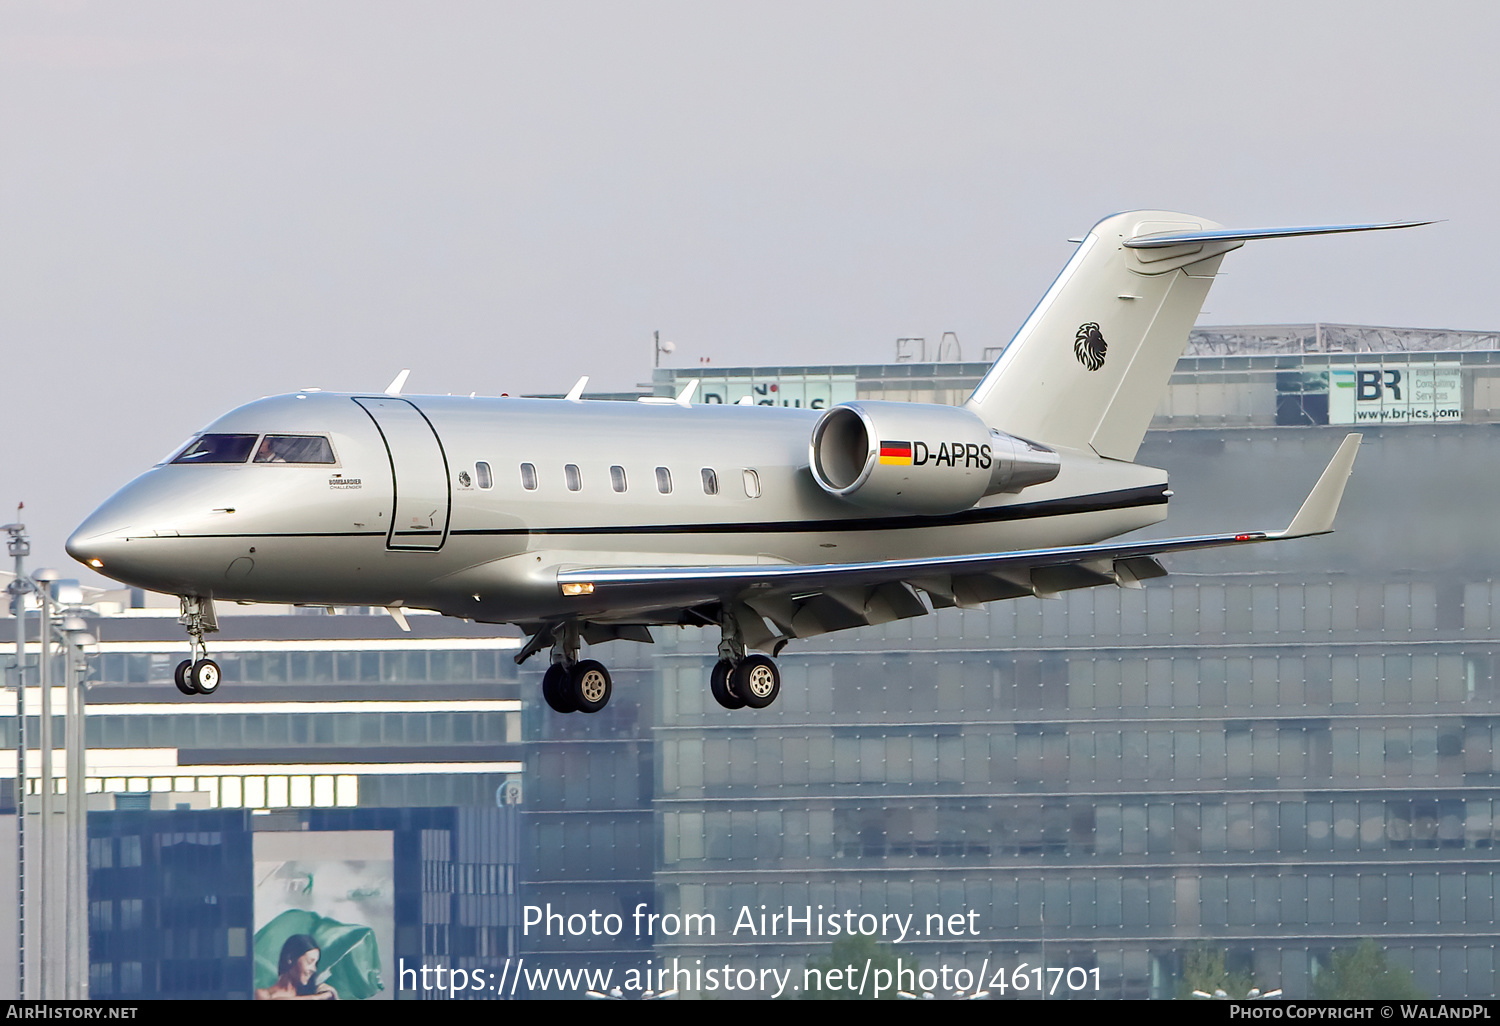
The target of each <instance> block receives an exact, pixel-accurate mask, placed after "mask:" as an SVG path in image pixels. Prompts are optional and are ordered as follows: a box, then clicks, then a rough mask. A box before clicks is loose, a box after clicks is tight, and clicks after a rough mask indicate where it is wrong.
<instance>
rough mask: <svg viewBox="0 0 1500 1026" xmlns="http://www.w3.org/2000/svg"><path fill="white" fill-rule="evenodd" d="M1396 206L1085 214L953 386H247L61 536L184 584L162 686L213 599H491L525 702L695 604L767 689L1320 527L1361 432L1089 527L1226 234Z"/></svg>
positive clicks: (177, 588) (364, 602) (1155, 478)
mask: <svg viewBox="0 0 1500 1026" xmlns="http://www.w3.org/2000/svg"><path fill="white" fill-rule="evenodd" d="M1416 223H1417V222H1397V223H1390V224H1366V225H1332V226H1321V227H1308V228H1269V229H1257V230H1250V231H1234V230H1228V229H1225V228H1223V227H1221V226H1219V225H1217V224H1214V223H1212V222H1209V221H1206V220H1204V219H1203V218H1199V217H1193V216H1190V215H1187V214H1180V213H1171V212H1167V211H1158V210H1144V211H1134V212H1131V213H1124V214H1116V215H1114V216H1112V217H1108V218H1105V219H1104V220H1103V221H1100V222H1099V223H1098V224H1097V225H1095V226H1094V227H1093V229H1092V230H1091V231H1089V233H1088V234H1087V235H1086V236H1084V238H1083V239H1082V240H1081V241H1080V242H1079V245H1078V249H1077V251H1076V252H1075V254H1074V255H1073V257H1072V259H1071V260H1069V261H1068V263H1067V265H1066V266H1065V267H1064V268H1063V271H1062V273H1061V275H1059V276H1058V278H1057V280H1056V282H1054V283H1053V285H1052V287H1051V288H1050V289H1049V290H1048V291H1047V293H1046V295H1045V296H1043V297H1042V300H1041V302H1040V303H1039V304H1038V305H1037V307H1036V309H1035V310H1034V311H1033V312H1032V314H1031V315H1030V317H1029V318H1028V319H1027V320H1026V322H1025V323H1024V324H1022V326H1021V328H1020V330H1019V331H1018V332H1017V333H1016V335H1015V337H1014V338H1013V339H1012V340H1011V341H1010V343H1009V344H1008V345H1007V346H1006V347H1005V349H1004V350H1003V351H1002V353H1001V354H1000V357H999V359H998V360H996V361H995V364H994V366H993V367H991V368H990V370H989V372H988V373H987V374H986V375H985V377H984V379H983V380H982V381H981V382H980V383H979V386H978V387H977V388H976V389H975V390H974V394H973V395H972V396H971V397H970V398H969V399H968V401H967V402H965V403H964V404H963V405H962V406H944V405H934V404H924V403H903V402H873V401H864V400H859V401H855V402H846V403H841V404H839V405H837V406H834V407H832V408H830V409H827V410H822V411H817V410H804V409H791V408H784V407H768V406H754V405H742V404H735V405H722V404H694V403H692V402H691V401H690V396H691V390H689V391H688V392H686V393H684V394H683V395H682V396H679V397H678V398H677V400H675V401H673V400H671V399H657V400H655V401H644V402H639V403H631V402H619V401H588V400H585V399H583V398H582V388H581V385H582V382H580V385H579V386H575V388H574V389H573V390H572V391H571V392H570V393H569V394H568V396H567V397H566V398H563V399H532V398H510V397H504V396H502V397H499V398H476V397H472V396H470V397H459V396H416V395H403V394H402V385H403V384H404V381H405V372H403V374H402V375H401V376H399V377H398V379H397V381H395V382H393V383H392V385H391V387H390V388H388V389H387V390H386V391H385V392H383V393H381V392H375V393H360V392H354V393H334V392H323V391H316V390H313V389H306V390H303V391H301V392H296V393H292V394H288V395H281V396H274V397H271V398H266V399H259V400H257V401H255V402H251V403H247V404H246V405H244V406H241V407H239V408H238V409H236V410H233V411H231V412H229V413H227V414H225V415H224V416H222V417H220V418H219V419H218V420H216V421H214V422H213V423H212V424H210V425H208V427H206V428H205V429H203V431H202V432H201V433H199V434H198V435H195V436H194V437H193V438H192V439H191V440H190V441H189V442H188V443H187V444H186V445H185V446H184V447H183V448H181V449H180V450H178V451H177V452H174V453H173V454H172V455H171V456H170V457H169V458H168V459H167V460H166V461H165V462H163V463H161V464H160V465H158V466H156V467H153V468H152V469H150V470H148V471H147V472H146V473H144V474H142V475H141V476H140V477H138V478H136V479H135V480H134V481H132V482H130V483H129V484H127V485H126V486H125V487H124V488H123V489H121V490H120V491H119V492H118V493H116V494H115V495H114V496H113V497H111V498H110V499H109V500H108V501H106V502H105V503H104V504H103V505H102V506H100V507H99V509H98V510H97V511H96V512H94V513H93V514H92V515H91V516H90V517H89V518H88V519H87V520H86V521H85V522H84V523H83V524H82V525H81V526H80V527H79V528H78V529H77V531H75V532H74V534H73V535H72V537H71V538H69V540H68V543H67V547H68V551H69V553H71V554H72V555H73V556H74V557H75V558H76V559H78V560H80V561H81V562H83V563H85V564H87V565H89V566H91V567H94V568H95V569H97V570H99V571H100V572H102V573H104V574H106V575H108V576H110V577H113V578H115V579H116V580H119V581H122V582H125V583H127V584H130V585H134V586H138V587H142V588H147V589H151V590H154V591H159V592H164V593H168V594H175V595H178V596H180V598H181V601H182V616H181V620H182V623H183V625H184V626H185V627H186V628H187V632H188V635H189V638H190V646H191V657H190V658H189V659H186V660H184V661H183V662H182V663H181V665H180V666H179V668H178V671H177V686H178V687H179V688H180V689H181V690H182V691H184V692H186V693H189V694H210V693H212V692H214V691H215V690H216V689H217V688H218V685H219V679H220V675H219V668H218V666H217V665H216V664H215V663H214V662H213V661H212V660H211V659H209V658H208V653H207V650H206V647H205V642H204V635H205V634H207V633H210V632H212V631H214V630H216V629H217V622H216V619H215V612H214V603H215V602H216V601H218V600H229V601H244V602H275V603H298V604H310V605H329V606H339V605H358V606H384V607H386V608H387V609H388V610H390V612H391V615H392V616H394V617H395V618H396V620H397V622H398V623H401V624H402V625H403V626H404V625H405V613H404V611H405V610H408V609H424V610H436V611H438V612H441V613H444V614H446V615H448V616H456V617H463V618H465V619H468V620H475V621H481V622H486V623H496V624H515V625H518V626H519V627H520V628H521V630H522V631H524V632H525V634H526V635H527V640H526V642H525V644H524V645H523V646H522V648H521V650H520V652H519V653H518V655H517V657H516V658H517V660H518V661H521V660H524V659H526V658H528V657H530V656H532V655H534V654H536V653H537V652H539V651H541V650H542V649H549V650H550V656H551V664H550V666H549V667H548V669H547V671H546V673H545V674H544V677H543V685H542V692H543V695H544V697H545V700H546V701H547V703H548V704H549V705H550V706H551V707H552V708H553V709H555V710H557V711H559V712H573V711H582V712H596V711H598V710H599V709H602V708H603V707H604V705H605V703H606V702H608V701H609V697H610V692H611V681H610V675H609V671H608V670H607V669H606V668H605V667H604V666H603V665H602V664H601V663H599V662H598V661H596V660H594V659H581V658H580V647H581V643H582V642H583V641H587V642H589V643H590V645H594V644H597V643H599V642H602V641H607V640H610V639H627V640H633V641H650V640H652V636H651V629H652V628H653V627H664V626H672V625H693V626H707V627H717V628H718V629H719V631H720V639H721V640H720V642H719V656H720V659H719V661H718V663H717V665H715V667H714V669H713V672H712V674H711V676H710V680H709V681H708V685H709V687H710V689H711V690H712V693H713V696H714V698H715V699H716V700H717V701H718V702H719V703H720V704H721V705H723V706H726V707H728V708H731V709H733V708H740V707H744V706H749V707H751V708H764V707H765V706H768V705H770V704H771V703H772V702H774V701H775V700H776V697H777V694H778V692H779V691H780V687H781V675H780V672H779V670H778V669H777V666H776V663H775V662H774V661H773V658H772V657H773V656H775V655H777V654H779V652H780V651H781V649H782V647H783V646H784V645H786V644H787V643H788V642H790V641H792V640H794V639H797V638H806V637H810V636H813V635H817V634H823V633H826V632H828V631H836V630H843V629H846V628H851V627H858V626H862V625H867V624H874V623H882V622H885V621H888V620H893V619H898V618H902V617H910V616H921V615H923V614H925V613H927V612H928V611H929V609H930V608H936V607H942V606H954V605H958V606H971V605H975V604H978V603H984V602H989V601H993V600H997V599H1006V598H1016V597H1019V596H1024V595H1039V596H1048V595H1053V594H1056V593H1058V592H1061V591H1064V590H1067V589H1070V588H1084V587H1092V586H1097V585H1116V586H1119V587H1130V588H1134V587H1140V586H1141V582H1143V581H1145V580H1148V579H1150V578H1153V577H1159V576H1162V575H1163V574H1165V573H1166V570H1165V569H1164V568H1163V567H1162V565H1161V564H1160V563H1159V562H1158V561H1157V559H1156V557H1158V556H1160V555H1162V554H1164V553H1171V552H1177V551H1181V550H1185V549H1198V548H1206V547H1210V546H1221V545H1240V544H1246V543H1256V542H1264V541H1274V540H1279V539H1284V538H1297V537H1302V536H1305V535H1312V534H1320V533H1325V532H1327V531H1330V530H1332V528H1333V517H1334V513H1335V511H1336V509H1337V507H1338V503H1339V500H1340V498H1341V497H1342V495H1343V490H1344V484H1345V482H1346V481H1347V479H1348V476H1349V473H1350V470H1351V468H1352V466H1353V463H1354V456H1355V452H1356V449H1357V448H1358V445H1359V436H1358V435H1350V436H1348V437H1347V438H1346V439H1345V440H1344V442H1343V444H1342V445H1340V446H1339V448H1338V450H1337V452H1336V453H1335V454H1334V455H1333V458H1332V462H1330V464H1329V465H1328V469H1327V470H1326V471H1324V473H1323V475H1322V477H1321V478H1320V479H1319V480H1318V482H1317V483H1316V485H1315V486H1314V487H1313V489H1312V492H1311V494H1310V495H1309V496H1308V498H1307V501H1306V502H1305V503H1304V504H1303V506H1302V508H1301V509H1300V510H1299V511H1298V512H1297V514H1296V515H1295V516H1294V517H1293V519H1292V521H1291V523H1290V525H1289V526H1288V527H1287V528H1286V529H1284V530H1281V531H1237V532H1233V533H1226V534H1215V535H1208V536H1201V537H1192V538H1175V539H1168V540H1160V541H1107V539H1111V538H1115V537H1116V536H1118V535H1122V534H1125V533H1127V532H1129V531H1134V530H1136V529H1138V528H1142V527H1145V526H1147V525H1148V524H1153V523H1156V522H1158V521H1160V520H1162V519H1163V518H1164V517H1165V516H1166V510H1167V500H1168V496H1169V495H1170V492H1169V491H1168V489H1167V475H1166V473H1165V472H1163V471H1161V470H1157V469H1154V468H1152V467H1146V466H1141V465H1138V464H1136V463H1134V462H1132V461H1133V460H1134V458H1135V455H1136V450H1137V449H1138V448H1139V446H1140V443H1141V439H1142V437H1143V436H1144V435H1145V432H1146V428H1147V426H1148V424H1149V423H1150V420H1151V416H1152V413H1153V411H1154V410H1155V409H1156V407H1157V405H1158V403H1159V402H1160V400H1161V397H1162V394H1163V390H1164V389H1165V387H1166V385H1167V382H1168V379H1169V377H1170V375H1171V373H1172V369H1173V367H1174V365H1175V364H1176V361H1177V359H1178V357H1179V356H1180V355H1181V354H1182V351H1183V349H1184V347H1185V345H1186V342H1187V336H1188V331H1189V329H1190V328H1191V327H1192V325H1193V322H1194V320H1195V319H1196V318H1197V316H1198V313H1199V311H1200V309H1201V308H1202V305H1203V300H1204V297H1205V296H1206V295H1207V293H1208V288H1209V285H1210V284H1212V282H1213V279H1214V275H1215V273H1216V272H1217V271H1218V268H1219V263H1220V261H1221V260H1222V259H1223V257H1224V254H1226V253H1228V252H1229V251H1230V250H1233V249H1237V248H1239V247H1240V246H1241V245H1243V244H1244V243H1245V242H1246V241H1248V240H1252V239H1263V238H1274V237H1279V236H1293V235H1315V234H1329V233H1336V232H1350V231H1366V230H1371V229H1382V228H1398V227H1409V226H1412V225H1414V224H1416Z"/></svg>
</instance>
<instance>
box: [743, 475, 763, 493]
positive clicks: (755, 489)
mask: <svg viewBox="0 0 1500 1026" xmlns="http://www.w3.org/2000/svg"><path fill="white" fill-rule="evenodd" d="M745 494H746V495H748V496H749V497H750V498H752V499H758V498H760V475H759V474H757V473H756V472H755V471H753V470H747V471H745Z"/></svg>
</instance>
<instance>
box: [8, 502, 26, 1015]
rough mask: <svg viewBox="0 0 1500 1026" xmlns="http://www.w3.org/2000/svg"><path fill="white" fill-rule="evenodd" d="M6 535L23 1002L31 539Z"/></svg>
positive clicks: (20, 528) (16, 532)
mask: <svg viewBox="0 0 1500 1026" xmlns="http://www.w3.org/2000/svg"><path fill="white" fill-rule="evenodd" d="M0 530H4V531H5V532H6V533H7V534H9V535H10V540H9V541H8V542H7V543H6V550H7V551H8V552H9V553H10V555H11V556H13V557H14V558H15V561H16V569H15V577H14V578H12V579H11V582H10V584H9V585H7V586H6V589H5V590H6V591H7V592H9V593H10V608H11V612H12V613H13V614H14V615H15V618H16V659H15V667H14V669H15V676H14V680H15V684H16V788H15V791H16V996H17V997H19V998H21V999H22V1000H23V1001H24V1000H25V999H26V998H27V997H28V996H29V995H28V994H27V993H26V671H25V663H26V604H25V597H26V593H27V592H28V591H30V590H31V582H30V581H29V580H28V579H27V577H26V568H25V565H24V561H25V557H27V556H29V555H30V554H31V540H30V539H29V538H27V537H26V525H25V524H6V525H5V527H4V528H0Z"/></svg>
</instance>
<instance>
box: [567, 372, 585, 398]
mask: <svg viewBox="0 0 1500 1026" xmlns="http://www.w3.org/2000/svg"><path fill="white" fill-rule="evenodd" d="M588 383H589V376H588V375H587V374H585V375H584V376H583V377H581V378H579V379H578V381H577V383H576V384H575V385H574V386H573V387H572V388H570V389H568V394H567V395H565V396H563V398H564V399H566V400H568V402H570V403H576V402H578V400H580V399H582V398H583V386H584V385H587V384H588Z"/></svg>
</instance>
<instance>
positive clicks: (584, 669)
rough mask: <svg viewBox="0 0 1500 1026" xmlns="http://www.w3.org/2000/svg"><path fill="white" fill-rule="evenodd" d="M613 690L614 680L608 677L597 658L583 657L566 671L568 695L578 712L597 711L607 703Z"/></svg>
mask: <svg viewBox="0 0 1500 1026" xmlns="http://www.w3.org/2000/svg"><path fill="white" fill-rule="evenodd" d="M613 692H614V682H613V681H611V680H610V679H609V671H608V670H606V669H605V668H604V664H603V663H601V662H599V661H598V660H595V659H585V660H583V661H582V662H579V663H576V664H574V666H573V669H571V670H569V671H568V697H569V698H570V699H572V700H573V704H574V705H576V706H577V707H578V711H579V712H586V713H596V712H598V711H599V710H600V709H603V708H604V707H605V706H606V705H608V704H609V696H610V695H611V694H612V693H613Z"/></svg>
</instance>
